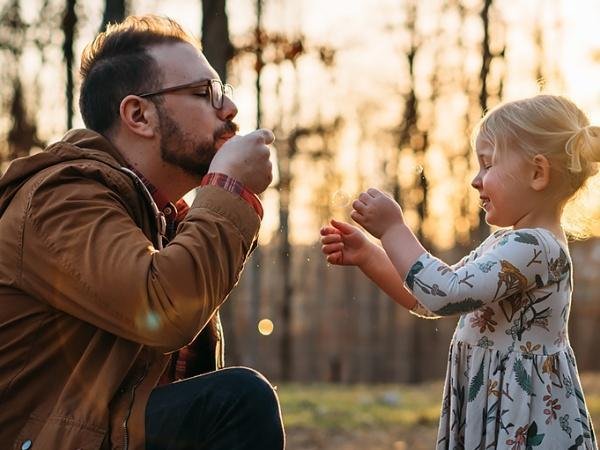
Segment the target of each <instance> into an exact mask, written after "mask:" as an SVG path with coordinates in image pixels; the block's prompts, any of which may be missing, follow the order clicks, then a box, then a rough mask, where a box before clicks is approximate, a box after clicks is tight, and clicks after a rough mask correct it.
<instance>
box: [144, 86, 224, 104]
mask: <svg viewBox="0 0 600 450" xmlns="http://www.w3.org/2000/svg"><path fill="white" fill-rule="evenodd" d="M203 88H204V89H205V90H204V91H201V89H203ZM182 89H198V92H197V94H201V95H206V94H208V95H210V100H211V102H212V106H213V108H215V109H221V108H223V99H224V98H225V96H227V97H229V98H231V96H232V95H233V88H232V87H231V85H229V84H223V83H221V81H220V80H202V81H194V82H192V83H186V84H180V85H178V86H171V87H168V88H164V89H159V90H158V91H154V92H147V93H144V94H136V95H137V96H138V97H142V98H145V97H152V96H153V95H162V94H167V93H169V92H175V91H179V90H182Z"/></svg>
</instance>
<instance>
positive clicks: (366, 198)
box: [355, 192, 374, 205]
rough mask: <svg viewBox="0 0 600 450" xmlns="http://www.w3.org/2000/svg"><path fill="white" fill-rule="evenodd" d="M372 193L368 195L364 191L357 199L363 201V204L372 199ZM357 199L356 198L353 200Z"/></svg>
mask: <svg viewBox="0 0 600 450" xmlns="http://www.w3.org/2000/svg"><path fill="white" fill-rule="evenodd" d="M373 197H374V195H370V194H367V193H366V192H362V193H361V194H360V195H359V196H358V201H361V202H362V203H364V204H365V205H366V204H367V203H368V202H369V201H370V200H373ZM355 201H357V200H355Z"/></svg>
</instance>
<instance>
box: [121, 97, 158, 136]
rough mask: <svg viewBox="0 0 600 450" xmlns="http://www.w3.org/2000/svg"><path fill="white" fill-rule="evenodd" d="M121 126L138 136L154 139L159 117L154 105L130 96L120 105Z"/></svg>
mask: <svg viewBox="0 0 600 450" xmlns="http://www.w3.org/2000/svg"><path fill="white" fill-rule="evenodd" d="M119 115H120V117H121V126H124V127H125V128H127V129H128V130H129V131H131V132H132V133H135V134H137V135H138V136H143V137H147V138H152V137H154V135H155V134H156V128H157V126H158V117H157V113H156V107H155V106H154V103H152V102H151V101H148V100H144V99H143V98H140V97H138V96H137V95H128V96H126V97H125V98H124V99H123V100H121V104H120V105H119Z"/></svg>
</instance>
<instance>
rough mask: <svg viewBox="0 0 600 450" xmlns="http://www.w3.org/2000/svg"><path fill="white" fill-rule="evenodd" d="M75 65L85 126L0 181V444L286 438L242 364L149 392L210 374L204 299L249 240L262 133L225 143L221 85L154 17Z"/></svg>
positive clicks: (209, 302) (179, 33)
mask: <svg viewBox="0 0 600 450" xmlns="http://www.w3.org/2000/svg"><path fill="white" fill-rule="evenodd" d="M81 75H82V85H81V96H80V97H81V98H80V107H81V112H82V116H83V119H84V122H85V124H86V126H87V129H85V130H73V131H70V132H69V133H67V135H66V136H65V137H64V138H63V140H62V141H60V142H58V143H56V144H54V145H51V146H50V147H49V148H48V149H46V151H44V152H42V153H40V154H37V155H34V156H31V157H27V158H22V159H20V160H16V161H14V162H13V163H12V164H11V166H10V167H9V168H8V170H7V172H6V174H5V175H4V176H3V177H2V178H1V179H0V405H2V407H1V408H0V442H1V443H2V446H3V448H8V446H10V447H11V448H14V449H23V450H28V449H34V450H38V449H47V450H50V449H52V450H57V449H69V450H71V449H86V450H88V449H90V450H91V449H109V448H111V449H129V450H130V449H143V448H146V449H151V450H153V449H161V450H164V449H200V448H202V449H215V450H234V449H261V450H270V449H274V450H275V449H281V448H283V447H284V436H283V428H282V424H281V414H280V410H279V404H278V401H277V397H276V395H275V393H274V391H273V389H272V387H271V386H270V384H269V383H268V382H267V381H266V380H265V379H264V378H263V377H262V376H261V375H260V374H258V373H257V372H255V371H252V370H251V369H246V368H229V369H223V370H217V371H212V372H209V373H206V374H204V375H200V376H196V377H193V378H187V379H184V380H183V381H178V382H176V383H171V384H161V385H160V386H158V387H157V385H158V384H159V380H161V377H162V382H164V381H165V380H166V381H173V380H175V379H181V378H184V377H187V376H189V375H194V374H197V373H203V372H207V371H210V370H213V369H220V368H221V367H222V357H221V352H222V345H221V338H220V336H221V332H220V325H219V322H218V313H217V310H218V307H219V306H220V304H221V303H222V302H223V301H224V300H225V298H226V297H227V295H228V294H229V292H230V291H231V289H232V288H233V287H234V285H235V284H236V282H237V280H238V278H239V275H240V272H241V270H242V267H243V264H244V261H245V260H246V258H247V256H248V254H249V252H250V251H251V249H252V247H253V244H254V243H255V241H256V237H257V233H258V228H259V224H260V219H261V216H262V208H261V205H260V201H259V200H258V198H257V197H256V194H259V193H261V192H263V191H264V190H265V189H266V188H267V186H268V184H269V183H270V182H271V179H272V175H271V164H270V162H269V148H268V147H267V145H268V144H270V143H271V142H272V141H273V135H272V133H271V132H270V131H267V130H257V131H255V132H253V133H250V134H248V135H246V136H235V133H236V130H237V127H236V125H235V124H234V123H233V122H232V119H233V118H234V116H235V115H236V113H237V109H236V106H235V105H234V103H233V102H232V101H231V99H230V98H229V97H228V96H227V95H226V94H227V92H228V88H227V87H225V86H223V85H222V84H221V83H220V82H219V81H218V80H217V79H218V76H217V74H216V73H215V71H214V70H213V68H212V67H211V66H210V65H209V64H208V62H207V61H206V59H205V58H204V56H203V55H202V53H201V51H200V47H199V43H198V42H197V41H196V40H194V39H193V38H192V37H190V36H189V35H187V34H186V33H185V32H184V31H183V30H182V29H181V28H180V27H179V25H177V24H176V23H175V22H173V21H171V20H169V19H164V18H159V17H155V16H144V17H129V18H128V19H126V20H125V21H124V22H123V23H121V24H117V25H112V26H110V27H109V28H108V29H107V31H106V32H104V33H101V34H100V35H99V36H98V37H97V38H96V39H95V40H94V41H93V42H92V43H91V44H90V45H89V46H88V47H87V48H86V49H85V51H84V53H83V56H82V62H81ZM197 186H201V187H200V188H199V189H198V191H197V196H196V198H195V200H194V202H193V204H192V205H191V207H189V210H188V208H187V205H185V204H184V203H182V202H181V201H179V199H180V198H181V197H182V196H183V195H184V194H185V193H186V192H188V191H190V190H191V189H193V188H195V187H197ZM190 342H191V344H190V345H189V346H187V347H184V346H186V344H189V343H190ZM179 349H181V351H179V352H177V353H175V355H176V356H175V357H173V358H172V359H173V361H172V362H171V365H170V366H168V363H169V361H170V359H171V358H170V356H169V354H172V353H173V352H175V351H177V350H179ZM167 366H168V367H167ZM4 446H6V447H4Z"/></svg>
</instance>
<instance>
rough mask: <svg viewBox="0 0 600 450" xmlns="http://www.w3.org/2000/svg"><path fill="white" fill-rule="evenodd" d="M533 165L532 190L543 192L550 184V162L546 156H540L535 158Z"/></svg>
mask: <svg viewBox="0 0 600 450" xmlns="http://www.w3.org/2000/svg"><path fill="white" fill-rule="evenodd" d="M532 164H533V172H532V177H531V180H530V185H531V188H532V189H533V190H534V191H543V190H544V189H546V188H547V187H548V184H550V161H548V158H546V157H545V156H544V155H539V154H538V155H535V156H534V157H533V161H532Z"/></svg>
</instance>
